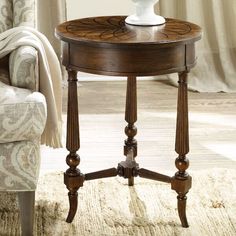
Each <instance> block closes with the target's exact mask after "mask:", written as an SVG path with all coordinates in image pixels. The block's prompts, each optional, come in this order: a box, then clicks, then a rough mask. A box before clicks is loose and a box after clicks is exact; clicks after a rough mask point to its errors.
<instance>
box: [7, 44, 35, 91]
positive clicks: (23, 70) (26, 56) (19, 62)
mask: <svg viewBox="0 0 236 236" xmlns="http://www.w3.org/2000/svg"><path fill="white" fill-rule="evenodd" d="M9 72H10V80H11V85H13V86H15V87H20V88H26V89H30V90H32V91H38V90H39V70H38V52H37V50H36V49H35V48H33V47H31V46H21V47H19V48H17V49H16V50H14V51H13V52H12V53H11V54H10V57H9Z"/></svg>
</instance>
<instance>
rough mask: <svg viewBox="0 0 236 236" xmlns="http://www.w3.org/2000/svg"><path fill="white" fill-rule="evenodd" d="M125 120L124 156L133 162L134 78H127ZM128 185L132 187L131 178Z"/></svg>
mask: <svg viewBox="0 0 236 236" xmlns="http://www.w3.org/2000/svg"><path fill="white" fill-rule="evenodd" d="M125 120H126V121H127V123H128V125H127V126H126V127H125V134H126V135H127V136H128V138H127V139H126V140H125V146H124V155H125V156H127V155H128V154H129V157H130V158H131V159H132V160H133V161H134V158H135V157H136V156H137V141H136V140H135V139H134V136H135V135H136V134H137V128H136V127H135V125H134V123H135V122H136V121H137V86H136V77H134V76H130V77H128V78H127V91H126V107H125ZM130 149H132V152H129V151H130ZM130 161H131V160H130ZM128 184H129V186H133V185H134V177H133V176H132V177H129V178H128Z"/></svg>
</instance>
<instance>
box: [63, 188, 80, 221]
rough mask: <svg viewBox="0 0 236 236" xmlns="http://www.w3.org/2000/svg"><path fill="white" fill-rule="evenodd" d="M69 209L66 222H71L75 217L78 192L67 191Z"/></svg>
mask: <svg viewBox="0 0 236 236" xmlns="http://www.w3.org/2000/svg"><path fill="white" fill-rule="evenodd" d="M68 196H69V204H70V209H69V213H68V216H67V218H66V222H67V223H71V222H72V221H73V219H74V217H75V214H76V211H77V207H78V193H77V192H76V193H68Z"/></svg>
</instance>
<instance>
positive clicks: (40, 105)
mask: <svg viewBox="0 0 236 236" xmlns="http://www.w3.org/2000/svg"><path fill="white" fill-rule="evenodd" d="M35 1H36V0H0V33H1V32H4V31H5V30H7V29H10V28H12V27H16V26H20V25H24V26H32V27H34V26H35ZM38 87H39V82H38V57H37V51H36V50H35V49H34V48H32V47H30V46H29V47H28V46H27V47H19V48H18V49H16V50H15V51H14V52H12V53H11V54H10V56H9V73H6V72H5V71H3V70H1V69H0V180H1V181H0V191H34V190H35V189H36V185H37V179H38V173H39V163H40V136H41V134H42V132H43V130H44V127H45V122H46V102H45V98H44V96H43V95H42V94H41V93H39V92H37V91H38ZM35 91H36V92H35Z"/></svg>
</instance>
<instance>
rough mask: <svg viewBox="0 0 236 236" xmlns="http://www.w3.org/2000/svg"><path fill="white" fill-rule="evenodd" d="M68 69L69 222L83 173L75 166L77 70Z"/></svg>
mask: <svg viewBox="0 0 236 236" xmlns="http://www.w3.org/2000/svg"><path fill="white" fill-rule="evenodd" d="M67 71H68V110H67V136H66V148H67V150H68V151H69V152H70V153H69V155H68V156H67V157H66V163H67V165H68V166H69V169H67V170H66V172H65V173H64V183H65V185H66V187H67V189H68V190H69V193H68V196H69V204H70V209H69V213H68V216H67V219H66V222H68V223H71V222H72V221H73V219H74V216H75V214H76V211H77V204H78V203H77V202H78V198H77V195H78V193H77V191H78V189H79V188H80V187H82V186H83V182H84V175H83V174H82V173H81V172H80V170H79V169H78V168H77V166H78V165H79V163H80V156H79V155H78V154H77V153H76V152H77V151H78V150H79V148H80V138H79V113H78V99H77V72H76V71H74V70H70V69H67Z"/></svg>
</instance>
